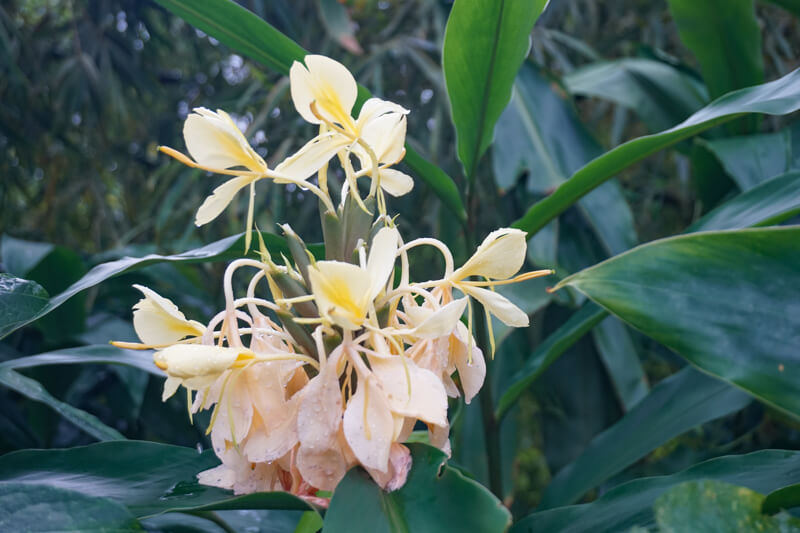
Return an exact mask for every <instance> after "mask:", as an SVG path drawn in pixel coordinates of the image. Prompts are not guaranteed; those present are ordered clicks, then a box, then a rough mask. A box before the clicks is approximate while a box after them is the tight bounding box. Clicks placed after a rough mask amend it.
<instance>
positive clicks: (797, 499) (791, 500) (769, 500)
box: [761, 483, 800, 514]
mask: <svg viewBox="0 0 800 533" xmlns="http://www.w3.org/2000/svg"><path fill="white" fill-rule="evenodd" d="M795 507H800V483H795V484H794V485H789V486H788V487H781V488H780V489H778V490H774V491H772V492H770V493H769V494H767V497H766V498H765V499H764V503H763V504H762V506H761V509H762V511H764V512H765V513H766V514H775V513H777V512H779V511H780V510H782V509H783V510H787V511H788V510H789V509H794V508H795Z"/></svg>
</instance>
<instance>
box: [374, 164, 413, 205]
mask: <svg viewBox="0 0 800 533" xmlns="http://www.w3.org/2000/svg"><path fill="white" fill-rule="evenodd" d="M378 174H380V180H381V189H383V190H384V191H386V192H387V193H389V194H391V195H392V196H394V197H395V198H397V197H398V196H403V195H404V194H408V193H409V192H411V189H413V188H414V178H412V177H411V176H409V175H408V174H405V173H404V172H400V171H399V170H395V169H393V168H382V169H381V170H380V171H379V172H378Z"/></svg>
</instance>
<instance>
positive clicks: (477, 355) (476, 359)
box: [450, 324, 486, 404]
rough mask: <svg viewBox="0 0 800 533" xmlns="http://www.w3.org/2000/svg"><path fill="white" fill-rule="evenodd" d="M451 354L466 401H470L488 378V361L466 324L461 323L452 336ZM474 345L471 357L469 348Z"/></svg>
mask: <svg viewBox="0 0 800 533" xmlns="http://www.w3.org/2000/svg"><path fill="white" fill-rule="evenodd" d="M450 346H451V350H452V352H451V356H452V358H453V361H454V362H455V365H456V368H457V369H458V376H459V377H460V378H461V387H462V388H463V389H464V402H465V403H467V404H468V403H469V402H470V401H472V398H474V397H475V395H476V394H478V391H480V390H481V387H482V386H483V381H484V379H485V378H486V361H484V359H483V351H482V350H481V349H480V348H478V346H477V345H476V344H475V341H474V340H473V341H472V342H470V339H469V331H467V328H466V326H464V325H463V324H459V327H458V329H457V330H456V331H455V332H454V333H453V335H452V337H451V342H450ZM470 346H471V347H472V354H471V357H470V353H469V349H470Z"/></svg>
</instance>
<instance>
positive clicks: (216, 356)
mask: <svg viewBox="0 0 800 533" xmlns="http://www.w3.org/2000/svg"><path fill="white" fill-rule="evenodd" d="M243 352H249V350H246V349H243V348H226V347H220V346H206V345H203V344H175V345H173V346H170V347H168V348H164V349H163V350H160V351H158V352H156V353H155V354H153V360H154V361H155V363H156V365H157V366H158V367H159V368H161V369H162V370H166V372H167V374H169V375H170V376H171V377H175V378H180V379H187V378H194V377H205V376H210V377H216V376H219V375H220V374H222V373H223V372H224V371H225V370H227V369H228V368H230V367H231V366H232V365H233V364H234V363H235V362H236V359H237V358H238V357H239V355H240V354H242V353H243Z"/></svg>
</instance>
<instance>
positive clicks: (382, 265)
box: [362, 228, 400, 302]
mask: <svg viewBox="0 0 800 533" xmlns="http://www.w3.org/2000/svg"><path fill="white" fill-rule="evenodd" d="M399 238H400V232H398V231H397V229H396V228H381V229H380V230H378V233H376V234H375V236H374V237H373V238H372V244H371V245H370V250H369V258H368V259H367V273H368V275H369V278H370V280H371V286H372V289H371V291H370V292H369V302H371V301H372V300H373V299H375V297H376V296H377V295H378V294H380V292H381V291H382V290H383V289H384V288H385V287H386V282H387V281H389V276H391V275H392V271H393V270H394V263H395V259H396V258H397V243H398V239H399ZM362 275H363V274H362Z"/></svg>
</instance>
